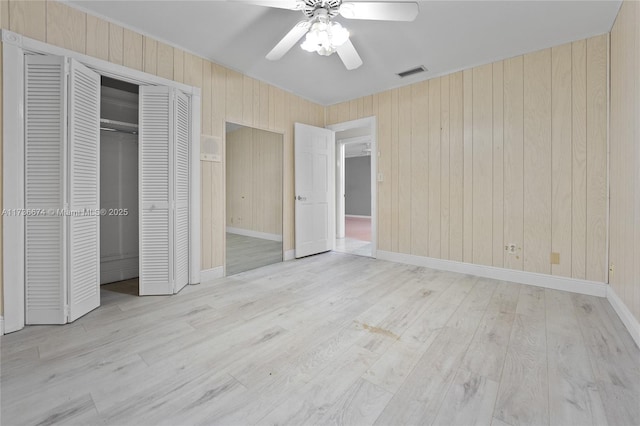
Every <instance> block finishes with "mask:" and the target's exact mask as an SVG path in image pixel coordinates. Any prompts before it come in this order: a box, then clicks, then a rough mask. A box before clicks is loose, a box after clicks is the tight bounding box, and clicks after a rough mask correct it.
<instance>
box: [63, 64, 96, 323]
mask: <svg viewBox="0 0 640 426" xmlns="http://www.w3.org/2000/svg"><path fill="white" fill-rule="evenodd" d="M70 75H71V77H70V83H69V192H68V200H69V210H70V215H69V225H68V226H69V233H68V235H69V240H68V247H69V249H68V252H69V263H68V264H69V269H68V277H69V290H68V291H69V321H75V320H76V319H78V318H80V317H81V316H82V315H85V314H86V313H87V312H90V311H92V310H93V309H95V308H97V307H98V306H100V250H99V247H100V236H99V233H100V216H99V214H98V212H99V209H100V157H99V156H100V76H99V75H98V74H96V73H95V72H93V71H91V70H90V69H88V68H87V67H85V66H84V65H81V64H79V63H78V62H76V61H74V60H73V59H72V60H71V73H70Z"/></svg>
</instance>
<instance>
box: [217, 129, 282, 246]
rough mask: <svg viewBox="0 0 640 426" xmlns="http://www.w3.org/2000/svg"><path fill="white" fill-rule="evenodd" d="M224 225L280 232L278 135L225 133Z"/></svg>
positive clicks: (248, 131)
mask: <svg viewBox="0 0 640 426" xmlns="http://www.w3.org/2000/svg"><path fill="white" fill-rule="evenodd" d="M226 146H227V155H226V169H227V170H226V190H227V191H226V192H227V195H226V203H227V212H226V225H227V226H231V227H234V228H241V229H248V230H251V231H257V232H264V233H267V234H273V235H282V135H280V134H278V133H273V132H267V131H264V130H261V129H255V128H250V127H242V128H240V129H237V130H234V131H231V132H227V144H226Z"/></svg>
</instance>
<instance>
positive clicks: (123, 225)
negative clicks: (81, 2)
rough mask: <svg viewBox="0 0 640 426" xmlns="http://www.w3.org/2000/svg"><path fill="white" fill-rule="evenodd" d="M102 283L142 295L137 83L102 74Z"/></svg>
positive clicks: (103, 287) (106, 288)
mask: <svg viewBox="0 0 640 426" xmlns="http://www.w3.org/2000/svg"><path fill="white" fill-rule="evenodd" d="M100 95H101V96H100V209H101V216H100V286H101V293H102V295H101V298H104V296H105V295H106V296H107V297H108V294H109V293H107V294H105V291H109V292H117V293H125V294H130V295H136V296H137V295H139V280H138V277H139V243H138V241H139V238H138V235H139V226H138V193H139V188H138V86H137V85H135V84H131V83H126V82H123V81H120V80H115V79H112V78H108V77H104V76H103V77H102V86H101V93H100Z"/></svg>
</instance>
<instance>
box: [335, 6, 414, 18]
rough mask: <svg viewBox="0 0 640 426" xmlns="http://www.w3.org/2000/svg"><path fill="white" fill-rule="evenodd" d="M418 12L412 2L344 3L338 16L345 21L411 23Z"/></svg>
mask: <svg viewBox="0 0 640 426" xmlns="http://www.w3.org/2000/svg"><path fill="white" fill-rule="evenodd" d="M418 12H419V9H418V3H412V2H366V1H365V2H345V3H342V5H341V6H340V15H342V16H343V17H344V18H347V19H371V20H375V21H413V20H414V19H416V16H418Z"/></svg>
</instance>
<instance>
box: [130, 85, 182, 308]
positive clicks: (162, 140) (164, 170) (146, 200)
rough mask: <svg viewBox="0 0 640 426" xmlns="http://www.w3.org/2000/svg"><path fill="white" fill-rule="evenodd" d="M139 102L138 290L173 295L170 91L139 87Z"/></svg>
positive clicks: (151, 293) (171, 104)
mask: <svg viewBox="0 0 640 426" xmlns="http://www.w3.org/2000/svg"><path fill="white" fill-rule="evenodd" d="M139 102H140V103H139V120H138V122H139V125H140V135H139V136H140V137H139V143H140V151H139V154H140V157H139V159H138V164H139V166H138V173H139V179H138V182H139V188H140V195H139V198H140V208H139V216H140V217H139V220H140V227H139V229H140V231H139V232H140V240H139V244H140V278H139V293H140V295H141V296H145V295H155V294H173V288H174V286H173V259H174V257H173V220H172V219H173V214H172V210H171V205H170V203H171V201H172V200H173V194H172V193H173V178H172V176H173V170H172V161H171V159H172V157H173V154H172V149H171V141H172V139H173V136H172V135H173V131H174V130H173V123H174V121H173V90H172V89H170V88H168V87H161V86H141V87H140V93H139Z"/></svg>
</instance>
